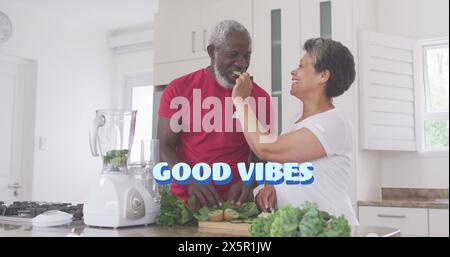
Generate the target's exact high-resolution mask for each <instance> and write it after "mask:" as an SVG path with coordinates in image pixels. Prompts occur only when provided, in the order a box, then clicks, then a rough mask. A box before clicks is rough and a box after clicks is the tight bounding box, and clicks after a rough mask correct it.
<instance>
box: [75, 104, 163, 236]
mask: <svg viewBox="0 0 450 257" xmlns="http://www.w3.org/2000/svg"><path fill="white" fill-rule="evenodd" d="M135 124H136V111H133V110H119V109H104V110H97V111H96V117H95V119H94V121H93V124H92V127H91V130H90V133H89V143H90V147H91V152H92V155H93V156H99V155H101V156H102V159H103V169H102V172H101V175H100V178H99V180H98V181H97V182H96V183H95V184H94V185H93V186H92V187H91V188H90V190H89V192H88V194H87V196H86V199H85V202H84V206H83V216H84V223H85V224H86V225H89V226H99V227H113V228H118V227H126V226H136V225H145V224H151V223H154V222H155V219H156V216H157V215H158V214H159V205H158V204H157V202H156V201H155V200H154V199H153V197H152V196H151V194H150V192H149V191H148V189H147V188H146V187H144V185H143V184H142V182H141V181H138V180H136V179H135V178H134V176H133V175H132V174H131V172H130V171H129V165H128V158H129V153H130V150H131V146H132V143H133V139H134V129H135ZM147 183H153V181H147Z"/></svg>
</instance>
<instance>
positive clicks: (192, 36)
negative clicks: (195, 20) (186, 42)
mask: <svg viewBox="0 0 450 257" xmlns="http://www.w3.org/2000/svg"><path fill="white" fill-rule="evenodd" d="M191 47H192V49H191V50H192V53H194V54H195V31H192V34H191Z"/></svg>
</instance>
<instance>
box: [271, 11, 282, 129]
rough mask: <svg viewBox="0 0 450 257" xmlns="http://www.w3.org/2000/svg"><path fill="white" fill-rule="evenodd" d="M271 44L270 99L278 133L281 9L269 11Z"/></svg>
mask: <svg viewBox="0 0 450 257" xmlns="http://www.w3.org/2000/svg"><path fill="white" fill-rule="evenodd" d="M271 45H272V63H271V66H272V67H271V68H272V99H273V100H274V99H276V100H274V101H275V104H277V105H278V106H277V110H278V113H277V118H278V133H281V131H282V127H281V124H282V121H281V103H282V102H281V101H282V99H281V94H282V92H281V71H282V69H281V56H282V55H281V54H282V52H281V9H275V10H272V11H271Z"/></svg>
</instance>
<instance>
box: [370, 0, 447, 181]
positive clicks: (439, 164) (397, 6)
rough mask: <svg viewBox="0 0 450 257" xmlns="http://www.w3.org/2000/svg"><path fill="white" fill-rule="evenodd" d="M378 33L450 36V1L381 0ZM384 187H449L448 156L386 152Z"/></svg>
mask: <svg viewBox="0 0 450 257" xmlns="http://www.w3.org/2000/svg"><path fill="white" fill-rule="evenodd" d="M376 2H377V29H378V32H382V33H387V34H395V35H399V36H404V37H409V38H416V39H424V38H433V37H443V36H447V37H448V35H449V1H448V0H377V1H376ZM380 162H381V176H382V187H400V188H408V187H414V188H448V187H449V171H448V170H449V165H448V155H447V156H441V157H424V156H420V155H419V154H417V153H407V152H389V151H383V152H382V154H381V156H380Z"/></svg>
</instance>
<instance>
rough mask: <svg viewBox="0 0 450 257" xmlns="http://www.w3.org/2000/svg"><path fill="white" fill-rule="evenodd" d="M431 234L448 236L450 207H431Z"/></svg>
mask: <svg viewBox="0 0 450 257" xmlns="http://www.w3.org/2000/svg"><path fill="white" fill-rule="evenodd" d="M428 215H429V226H430V228H429V231H430V236H436V237H448V236H449V232H448V227H449V222H448V220H449V216H448V209H429V212H428Z"/></svg>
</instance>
